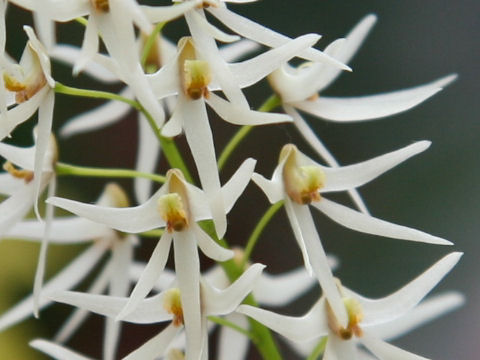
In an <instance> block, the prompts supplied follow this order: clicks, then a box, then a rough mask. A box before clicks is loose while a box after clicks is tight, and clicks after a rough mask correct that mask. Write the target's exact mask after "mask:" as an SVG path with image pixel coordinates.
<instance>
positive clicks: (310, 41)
mask: <svg viewBox="0 0 480 360" xmlns="http://www.w3.org/2000/svg"><path fill="white" fill-rule="evenodd" d="M319 39H320V36H319V35H317V34H307V35H303V36H300V37H298V38H296V39H293V40H291V41H289V42H287V43H285V44H284V45H282V46H279V47H277V48H274V49H271V50H269V51H266V52H264V53H263V54H260V55H257V56H255V57H254V58H253V59H249V60H245V61H243V62H240V63H236V64H230V65H229V67H230V71H231V72H232V73H233V75H234V76H235V78H236V79H237V82H238V84H240V87H241V88H244V87H248V86H251V85H253V84H255V83H257V82H258V81H260V80H261V79H263V78H264V77H266V76H267V75H268V74H270V73H271V72H272V71H274V70H275V69H277V68H278V67H280V66H281V65H282V64H283V63H284V62H285V61H288V60H290V59H291V58H293V57H295V56H296V55H297V54H298V53H299V52H301V51H302V50H305V49H307V48H309V47H311V46H312V45H314V44H315V43H316V42H317V41H318V40H319Z"/></svg>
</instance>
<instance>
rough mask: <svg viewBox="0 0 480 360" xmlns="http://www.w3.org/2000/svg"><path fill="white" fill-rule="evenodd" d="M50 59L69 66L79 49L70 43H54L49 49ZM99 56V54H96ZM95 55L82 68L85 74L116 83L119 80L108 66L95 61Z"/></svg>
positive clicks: (79, 52)
mask: <svg viewBox="0 0 480 360" xmlns="http://www.w3.org/2000/svg"><path fill="white" fill-rule="evenodd" d="M49 55H50V57H51V59H54V60H57V61H59V62H62V63H64V64H66V65H68V66H71V65H73V64H74V63H75V61H76V60H77V59H78V58H79V56H81V49H80V48H78V47H76V46H73V45H70V44H56V45H55V46H54V47H53V48H52V49H50V50H49ZM97 56H99V55H97ZM97 56H96V57H94V58H93V61H91V62H90V63H89V64H88V66H87V67H86V68H84V69H83V73H84V74H85V75H88V76H91V77H93V78H94V79H96V80H99V81H101V82H104V83H116V82H118V81H119V79H118V77H117V76H116V75H115V73H113V72H112V71H111V70H110V69H109V68H106V67H104V66H103V65H102V64H100V63H98V62H96V61H95V60H96V58H97Z"/></svg>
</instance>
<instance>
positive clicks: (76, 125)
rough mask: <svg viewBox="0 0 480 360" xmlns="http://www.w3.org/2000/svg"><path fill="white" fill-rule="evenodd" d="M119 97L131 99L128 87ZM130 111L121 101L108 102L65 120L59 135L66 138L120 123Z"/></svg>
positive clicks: (127, 105)
mask: <svg viewBox="0 0 480 360" xmlns="http://www.w3.org/2000/svg"><path fill="white" fill-rule="evenodd" d="M119 95H120V96H123V97H125V98H128V99H133V94H132V91H131V90H130V89H129V88H128V87H127V88H125V89H123V90H122V91H121V92H120V93H119ZM130 110H131V107H130V105H129V104H127V103H124V102H121V101H108V102H106V103H105V104H103V105H100V106H98V107H96V108H94V109H92V110H90V111H87V112H84V113H82V114H80V115H76V116H74V117H72V118H70V119H69V120H67V122H66V123H65V125H64V126H63V127H62V128H61V130H60V135H61V136H62V137H64V138H67V137H70V136H72V135H77V134H82V133H84V132H88V131H95V130H98V129H102V128H104V127H105V126H108V125H111V124H114V123H116V122H117V121H120V120H121V119H122V118H124V117H125V116H126V115H127V114H128V112H129V111H130Z"/></svg>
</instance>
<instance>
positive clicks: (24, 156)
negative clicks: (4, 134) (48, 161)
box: [0, 142, 51, 178]
mask: <svg viewBox="0 0 480 360" xmlns="http://www.w3.org/2000/svg"><path fill="white" fill-rule="evenodd" d="M35 149H36V148H35V146H31V147H27V148H23V147H19V146H14V145H11V144H7V143H4V142H0V156H1V157H3V158H5V160H8V161H10V162H11V163H12V164H14V165H16V166H18V167H20V168H22V169H25V170H31V171H32V170H33V167H34V158H35ZM50 170H51V167H50ZM8 176H9V177H10V178H13V177H12V176H10V175H8Z"/></svg>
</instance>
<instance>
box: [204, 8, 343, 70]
mask: <svg viewBox="0 0 480 360" xmlns="http://www.w3.org/2000/svg"><path fill="white" fill-rule="evenodd" d="M207 10H208V11H209V12H210V13H211V14H212V15H213V16H215V17H216V18H217V19H218V20H220V21H221V22H222V23H223V24H225V26H227V27H229V28H230V29H232V30H233V31H234V32H236V33H237V34H240V35H242V36H244V37H246V38H248V39H251V40H254V41H256V42H259V43H261V44H264V45H267V46H270V47H278V46H281V45H283V44H285V43H286V42H288V41H290V40H291V39H290V38H289V37H287V36H284V35H282V34H280V33H277V32H275V31H273V30H270V29H268V28H266V27H264V26H262V25H260V24H258V23H256V22H254V21H252V20H249V19H247V18H244V17H243V16H240V15H237V14H235V13H233V12H231V11H230V10H228V9H227V8H225V7H220V8H215V7H213V6H211V7H210V8H208V9H207ZM298 56H300V57H303V58H306V59H309V60H312V61H320V62H325V63H327V64H329V65H333V66H335V67H338V68H340V69H344V70H350V68H349V67H348V66H346V65H344V64H342V63H340V62H338V61H337V60H335V59H333V58H331V57H330V56H328V55H326V54H324V53H322V52H321V51H319V50H316V49H313V48H310V49H307V50H305V51H302V52H301V53H300V54H298Z"/></svg>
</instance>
